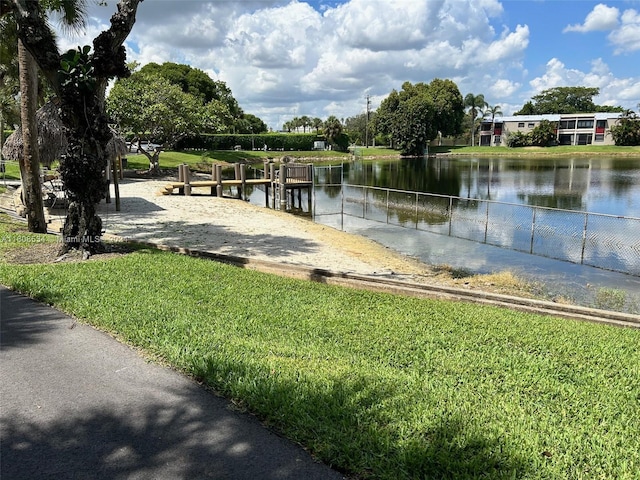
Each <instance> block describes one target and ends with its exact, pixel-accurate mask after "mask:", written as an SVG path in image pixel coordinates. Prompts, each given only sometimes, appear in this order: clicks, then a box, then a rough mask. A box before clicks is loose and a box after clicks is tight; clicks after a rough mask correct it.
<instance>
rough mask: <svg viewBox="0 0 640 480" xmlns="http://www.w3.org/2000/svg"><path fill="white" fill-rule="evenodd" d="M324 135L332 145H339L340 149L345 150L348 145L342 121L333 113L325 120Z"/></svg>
mask: <svg viewBox="0 0 640 480" xmlns="http://www.w3.org/2000/svg"><path fill="white" fill-rule="evenodd" d="M324 136H325V138H326V139H327V141H328V142H329V144H330V145H333V146H336V147H338V149H339V150H344V149H345V148H346V147H347V146H348V145H345V143H347V144H348V138H345V137H346V135H345V134H344V133H343V132H342V122H340V120H339V119H338V118H337V117H336V116H335V115H331V116H330V117H329V118H327V120H326V121H325V122H324Z"/></svg>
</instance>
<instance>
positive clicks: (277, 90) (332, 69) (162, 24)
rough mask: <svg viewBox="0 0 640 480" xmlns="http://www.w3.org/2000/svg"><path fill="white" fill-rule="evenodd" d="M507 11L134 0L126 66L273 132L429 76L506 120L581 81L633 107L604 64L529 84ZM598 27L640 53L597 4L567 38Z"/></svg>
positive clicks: (552, 66) (410, 0)
mask: <svg viewBox="0 0 640 480" xmlns="http://www.w3.org/2000/svg"><path fill="white" fill-rule="evenodd" d="M108 1H109V6H108V7H106V8H105V7H102V8H99V7H96V6H91V15H92V20H91V22H90V25H89V28H88V32H87V34H86V35H85V37H86V39H87V41H86V42H79V41H78V40H73V41H71V42H70V43H67V45H70V46H71V47H75V46H76V45H78V44H84V43H90V40H91V39H93V38H94V37H95V36H96V34H97V32H98V31H100V30H102V29H104V28H106V26H107V25H108V20H109V17H110V16H111V14H112V13H113V12H114V11H115V2H114V0H108ZM314 4H315V3H314ZM507 5H508V4H506V3H505V4H504V6H503V3H502V2H500V1H498V0H387V1H386V2H380V1H372V0H339V1H337V2H325V5H323V6H322V7H318V8H319V9H318V10H316V9H314V7H313V6H312V5H311V4H310V3H307V2H306V1H304V0H256V1H241V2H221V1H215V2H212V1H204V0H190V1H184V0H145V1H144V2H143V3H141V4H140V6H139V9H138V14H137V20H136V24H135V25H134V27H133V30H132V32H131V35H130V36H129V39H128V40H127V51H128V59H129V60H137V61H139V62H140V63H141V64H142V65H144V64H146V63H149V62H156V63H162V62H166V61H169V62H176V63H186V64H189V65H191V66H192V67H194V68H199V69H201V70H204V71H205V72H207V73H208V74H209V75H211V76H212V78H214V79H215V80H221V81H224V82H226V84H227V86H228V87H229V88H230V89H231V91H232V92H233V95H234V97H235V98H236V99H237V100H238V102H239V104H240V106H241V107H242V108H243V109H244V110H245V111H246V112H248V113H253V114H255V115H258V116H259V117H260V118H262V119H263V120H264V121H265V122H266V123H267V124H268V125H269V126H270V127H272V128H280V127H281V126H282V124H283V123H284V122H285V121H287V120H290V119H291V117H293V116H296V115H297V116H301V115H308V116H311V117H321V118H326V117H328V116H329V115H336V116H337V117H338V118H343V117H349V116H353V115H356V114H358V113H361V112H362V111H364V105H365V101H364V97H365V95H366V94H369V95H371V99H372V105H371V106H372V108H377V106H378V105H379V103H380V102H381V101H382V99H384V98H385V97H386V96H387V95H388V94H389V92H390V91H391V90H392V89H394V88H395V89H399V88H401V85H402V83H403V82H405V81H410V82H413V83H415V82H430V81H431V80H432V79H433V78H436V77H438V78H448V79H451V80H453V81H454V82H456V84H457V85H458V87H459V89H460V92H461V93H462V94H463V95H465V94H467V93H469V92H473V93H476V94H478V93H483V94H484V95H485V98H486V99H487V101H488V102H489V103H491V104H492V105H493V104H497V105H501V106H502V108H503V112H504V113H505V114H508V112H509V111H511V108H512V107H513V110H517V109H519V108H521V106H522V104H523V103H524V102H525V101H526V100H528V99H529V98H530V96H528V97H523V95H525V94H528V93H530V92H522V91H521V90H522V88H523V85H527V84H528V85H529V86H530V87H531V88H533V89H534V93H533V94H535V92H539V91H540V90H542V89H544V88H550V87H551V86H559V85H584V84H585V83H584V82H586V81H589V82H590V83H589V84H590V85H596V86H600V88H601V91H602V92H603V93H604V92H605V91H606V92H607V95H608V96H607V97H606V98H607V99H608V100H609V99H610V100H612V101H614V100H617V101H619V102H622V101H623V100H624V99H625V97H628V99H627V101H629V102H630V101H631V100H632V99H633V95H634V92H637V88H638V87H637V85H638V81H637V80H636V79H631V78H630V79H626V80H620V79H616V78H615V76H614V75H613V74H612V73H611V72H610V71H608V67H607V65H606V64H605V63H604V62H601V63H600V64H598V63H597V62H594V64H593V66H592V68H591V70H590V71H589V72H581V71H578V70H570V69H567V68H566V67H565V65H564V64H563V63H562V61H561V60H560V58H561V55H560V54H557V55H558V57H559V58H557V59H552V60H550V61H549V63H548V64H547V65H546V67H545V72H544V73H543V74H542V75H539V76H538V77H537V78H535V79H534V80H531V81H530V78H529V74H528V68H531V69H532V70H533V69H534V68H537V67H535V66H526V65H525V62H526V61H527V55H526V54H527V50H528V49H530V48H531V42H532V41H533V40H534V39H535V37H534V35H533V34H532V26H531V25H528V24H526V23H522V22H527V18H519V19H517V20H519V21H520V22H521V23H520V24H516V25H515V26H514V25H513V24H512V25H501V24H500V22H502V21H504V19H503V15H504V14H505V7H506V6H507ZM576 5H578V3H576ZM507 8H508V7H507ZM507 17H508V15H507ZM618 19H619V21H618ZM606 26H608V28H609V29H610V30H611V29H613V30H612V32H611V33H610V35H609V41H610V42H611V43H612V44H613V45H614V46H615V47H616V51H618V52H619V53H622V52H632V51H634V50H637V49H639V48H640V28H639V27H638V14H637V13H636V12H635V11H633V10H627V11H625V12H624V13H623V14H622V15H619V12H618V11H617V9H615V8H610V7H607V6H605V5H603V4H601V5H599V6H597V7H596V8H594V9H593V10H592V11H591V13H589V14H588V15H587V16H586V19H585V22H584V24H583V25H581V26H578V27H575V28H574V30H572V31H592V30H595V29H603V28H605V27H606ZM572 28H573V27H572ZM497 29H500V30H497ZM568 29H570V27H567V29H565V30H566V31H571V30H568ZM85 37H83V38H85ZM607 82H608V83H607ZM608 85H616V89H613V87H611V88H610V87H608ZM609 92H611V93H609ZM635 98H638V95H637V93H636V97H635ZM603 103H604V102H603ZM635 103H637V100H636V101H635Z"/></svg>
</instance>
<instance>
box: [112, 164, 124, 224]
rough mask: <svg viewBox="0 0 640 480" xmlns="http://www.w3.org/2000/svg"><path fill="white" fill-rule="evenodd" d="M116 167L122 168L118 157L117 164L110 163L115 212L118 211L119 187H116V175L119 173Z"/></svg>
mask: <svg viewBox="0 0 640 480" xmlns="http://www.w3.org/2000/svg"><path fill="white" fill-rule="evenodd" d="M118 165H120V166H122V163H121V161H120V155H118V161H117V162H112V163H111V166H112V167H113V190H114V193H115V195H116V212H119V211H120V185H118V175H119V174H120V173H121V172H118Z"/></svg>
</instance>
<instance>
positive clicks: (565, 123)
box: [560, 120, 576, 130]
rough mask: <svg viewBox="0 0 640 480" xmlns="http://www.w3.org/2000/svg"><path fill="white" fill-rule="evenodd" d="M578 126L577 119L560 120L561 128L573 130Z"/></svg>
mask: <svg viewBox="0 0 640 480" xmlns="http://www.w3.org/2000/svg"><path fill="white" fill-rule="evenodd" d="M574 128H576V121H575V120H560V130H573V129H574Z"/></svg>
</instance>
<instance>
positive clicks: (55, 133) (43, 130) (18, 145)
mask: <svg viewBox="0 0 640 480" xmlns="http://www.w3.org/2000/svg"><path fill="white" fill-rule="evenodd" d="M36 123H37V124H38V151H39V152H40V163H42V165H44V166H45V167H50V166H51V164H52V163H53V161H54V160H57V159H59V158H60V155H61V154H63V153H64V152H65V151H66V149H67V138H66V137H65V135H64V131H63V129H62V121H61V120H60V115H58V107H57V106H56V105H55V104H54V103H52V102H48V103H46V104H45V105H44V106H42V107H41V108H40V109H39V110H38V111H37V113H36ZM22 147H23V143H22V129H21V128H20V127H18V128H17V129H16V131H15V132H13V133H12V134H11V135H9V136H8V137H7V140H6V141H5V142H4V145H3V147H2V155H3V156H4V157H5V158H7V159H9V160H13V161H14V162H21V161H22V160H23V148H22Z"/></svg>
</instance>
